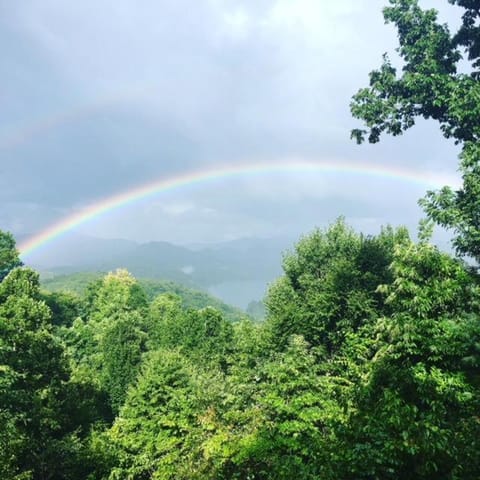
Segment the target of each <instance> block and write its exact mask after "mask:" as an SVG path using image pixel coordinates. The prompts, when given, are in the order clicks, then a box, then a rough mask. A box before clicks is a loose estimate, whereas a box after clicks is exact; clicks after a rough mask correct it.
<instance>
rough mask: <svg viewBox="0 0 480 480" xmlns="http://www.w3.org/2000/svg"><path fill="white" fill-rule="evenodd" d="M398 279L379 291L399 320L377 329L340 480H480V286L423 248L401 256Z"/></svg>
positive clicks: (407, 247)
mask: <svg viewBox="0 0 480 480" xmlns="http://www.w3.org/2000/svg"><path fill="white" fill-rule="evenodd" d="M392 273H393V276H394V278H393V282H392V283H391V284H389V285H386V286H384V287H383V288H382V289H381V290H382V292H383V293H384V294H385V295H386V296H387V300H386V301H387V302H388V303H389V304H390V306H391V307H392V313H391V315H389V316H387V317H384V318H380V319H379V320H378V322H377V324H376V326H375V332H374V333H375V338H376V340H375V344H376V347H375V353H374V355H373V356H372V360H371V361H370V362H369V363H368V364H367V365H366V366H365V369H364V373H363V376H362V378H361V381H360V382H358V386H357V388H356V389H355V390H354V392H355V395H354V398H355V400H354V405H353V408H351V410H350V412H351V414H350V415H351V416H350V418H349V422H348V426H347V427H346V431H347V432H348V433H347V434H346V441H345V445H344V447H343V448H342V450H343V452H344V458H343V460H342V461H340V464H342V469H341V471H340V472H339V474H338V476H339V477H341V478H352V479H371V478H382V479H405V480H407V479H451V480H453V479H455V480H456V479H471V480H473V479H475V478H478V476H479V474H480V462H479V461H478V455H477V450H478V435H479V433H480V424H479V423H478V418H477V413H476V412H478V408H479V406H480V403H479V399H480V396H479V393H480V391H479V383H478V379H479V378H478V370H477V371H475V368H478V367H473V368H472V366H474V365H478V359H479V356H478V355H479V353H480V348H479V345H480V343H479V341H480V324H479V322H478V314H479V308H480V303H479V301H480V290H479V287H478V285H477V279H476V278H475V277H474V276H472V275H471V274H470V273H469V272H468V271H467V270H466V268H465V266H464V265H463V264H462V263H460V262H459V261H456V260H453V259H451V258H450V257H449V256H448V255H446V254H442V253H440V252H438V250H436V249H435V248H434V247H432V246H431V245H429V244H427V243H424V242H423V243H420V244H419V245H415V244H413V243H405V244H403V245H402V246H400V247H399V248H397V249H396V252H395V257H394V260H393V263H392Z"/></svg>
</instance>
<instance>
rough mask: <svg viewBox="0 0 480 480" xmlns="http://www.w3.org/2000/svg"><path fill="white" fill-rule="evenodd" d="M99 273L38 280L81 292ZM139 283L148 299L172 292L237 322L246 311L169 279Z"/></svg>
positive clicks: (190, 303)
mask: <svg viewBox="0 0 480 480" xmlns="http://www.w3.org/2000/svg"><path fill="white" fill-rule="evenodd" d="M103 276H104V274H102V273H98V272H97V273H93V272H80V273H72V274H70V275H59V276H57V277H54V278H51V279H45V280H42V281H41V286H42V288H44V289H46V290H48V291H50V292H57V293H59V294H62V293H63V294H65V293H73V294H74V295H77V296H81V295H83V294H84V293H85V291H86V290H87V289H90V290H91V289H92V288H94V287H93V285H98V284H99V283H101V278H102V277H103ZM138 283H139V284H140V286H141V287H142V290H143V291H144V292H145V295H146V297H147V299H148V300H149V301H151V300H153V299H154V298H155V297H156V296H157V295H160V294H162V293H173V294H175V295H178V297H179V298H180V299H181V301H182V305H183V306H184V307H185V308H193V309H200V308H204V307H214V308H216V309H217V310H219V311H221V312H222V314H224V315H225V318H226V319H227V320H230V321H232V322H236V321H239V320H241V319H242V318H243V317H245V314H244V313H243V312H242V311H241V310H240V309H238V308H235V307H232V306H230V305H227V304H226V303H224V302H222V301H220V300H218V299H217V298H215V297H212V296H211V295H209V294H207V293H205V292H201V291H198V290H193V289H190V288H187V287H185V286H183V285H180V284H178V283H174V282H171V281H169V280H154V279H149V278H139V279H138Z"/></svg>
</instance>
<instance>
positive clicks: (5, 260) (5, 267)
mask: <svg viewBox="0 0 480 480" xmlns="http://www.w3.org/2000/svg"><path fill="white" fill-rule="evenodd" d="M21 265H22V262H21V260H20V258H19V256H18V250H17V248H16V246H15V239H14V238H13V236H12V235H11V234H10V233H8V232H3V231H2V230H0V282H1V281H2V280H3V279H4V278H5V277H6V276H7V275H8V272H10V270H12V269H13V268H15V267H20V266H21Z"/></svg>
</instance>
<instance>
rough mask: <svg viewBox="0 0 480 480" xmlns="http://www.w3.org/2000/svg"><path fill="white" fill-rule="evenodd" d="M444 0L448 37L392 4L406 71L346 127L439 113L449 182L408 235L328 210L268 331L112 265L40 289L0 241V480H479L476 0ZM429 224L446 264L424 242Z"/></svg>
mask: <svg viewBox="0 0 480 480" xmlns="http://www.w3.org/2000/svg"><path fill="white" fill-rule="evenodd" d="M450 3H452V4H457V5H458V6H461V7H463V8H464V15H463V17H462V24H461V27H460V29H459V31H458V32H457V33H456V34H454V35H452V34H450V32H449V30H448V28H447V27H446V26H445V25H442V24H440V23H439V22H438V21H437V16H436V13H435V12H434V11H433V10H428V11H427V10H422V9H421V8H420V7H419V5H418V2H417V1H416V0H390V6H389V7H388V8H386V9H385V11H384V15H385V19H386V21H387V22H391V23H393V24H394V25H395V26H396V27H397V29H398V35H399V41H400V47H399V53H400V56H401V58H402V59H403V61H404V67H403V70H402V72H401V75H399V74H398V72H397V70H396V69H395V68H394V67H393V66H392V64H391V63H390V61H389V60H388V58H387V57H385V59H384V63H383V64H382V66H381V67H380V69H379V70H377V71H374V72H372V73H371V75H370V85H369V87H367V88H365V89H362V90H360V91H359V92H358V94H357V95H356V96H355V97H354V99H353V101H352V113H353V115H354V116H355V117H357V118H359V119H361V120H362V121H364V123H365V125H366V129H365V130H363V129H357V130H354V131H353V136H354V137H355V138H356V139H357V140H358V141H359V142H361V141H363V140H364V139H368V140H369V141H371V142H373V143H375V142H377V141H379V139H380V137H381V134H382V133H390V134H393V135H399V134H401V133H402V132H403V131H404V130H406V129H408V128H410V127H412V126H413V125H414V123H415V118H416V117H417V116H420V117H424V118H430V119H433V120H436V121H438V122H439V124H440V128H441V130H442V132H443V133H444V134H445V136H446V137H452V138H453V139H455V141H456V142H457V143H458V144H459V145H460V147H461V149H462V153H461V156H460V171H461V174H462V180H463V183H462V185H461V187H460V188H459V189H458V190H456V191H454V190H453V189H451V188H449V187H445V188H443V189H442V190H440V191H439V192H433V191H432V192H428V193H427V195H426V197H425V198H424V199H423V200H421V204H422V206H423V207H424V209H425V212H426V215H427V219H426V220H425V221H423V222H421V224H420V227H419V231H418V241H413V240H412V238H411V234H410V233H409V232H408V231H407V230H406V229H405V228H402V227H400V228H393V227H390V226H385V227H384V228H383V229H382V230H381V231H380V232H379V233H378V234H377V235H363V234H361V233H358V232H356V231H355V230H353V229H352V228H350V227H349V226H348V225H347V223H346V222H345V221H344V220H343V219H342V218H340V219H338V220H337V221H336V222H335V223H333V224H332V225H331V226H330V227H328V228H326V229H318V230H315V231H313V232H311V233H309V234H307V235H305V236H304V237H302V238H301V239H300V240H299V241H298V242H297V243H296V245H295V247H294V248H293V249H292V251H291V252H290V253H288V254H286V255H285V256H284V259H283V264H282V267H283V274H282V275H281V276H280V277H279V278H278V279H277V280H276V282H275V283H274V284H273V285H271V287H270V288H269V291H268V293H267V296H266V298H265V305H266V319H265V321H264V322H261V323H258V322H257V323H256V322H253V321H251V320H249V319H248V318H238V319H234V320H235V321H232V319H228V318H227V312H226V311H225V310H222V309H221V306H220V305H219V308H213V307H211V306H207V307H203V306H202V305H199V304H194V303H187V301H186V298H185V296H183V295H182V292H180V291H178V292H177V293H172V292H171V291H167V290H165V291H157V290H155V289H153V287H152V285H150V286H149V284H148V283H144V284H142V283H140V282H139V281H137V280H136V279H135V278H134V277H133V276H132V275H131V274H130V273H129V272H128V271H126V270H117V271H115V272H111V273H108V274H106V275H105V276H103V277H102V278H100V279H93V281H92V282H90V283H88V284H87V285H86V287H85V288H84V289H82V290H81V293H80V294H73V293H66V292H63V293H62V292H58V291H56V292H48V291H44V290H42V289H41V288H40V282H39V275H38V274H37V273H36V272H35V271H34V270H32V269H30V268H28V266H22V264H21V261H20V259H19V255H18V252H17V250H16V247H15V241H14V238H13V237H12V235H10V234H9V233H6V232H0V478H4V479H9V480H10V479H11V480H27V479H32V480H47V479H49V480H57V479H58V480H60V479H69V480H77V479H78V480H80V479H82V480H83V479H90V480H93V479H99V480H102V479H103V480H123V479H132V480H150V479H151V480H153V479H162V480H164V479H165V480H168V479H172V480H173V479H175V480H193V479H196V480H214V479H219V480H222V479H223V480H230V479H239V480H240V479H241V480H247V479H248V480H253V479H255V480H276V479H280V480H282V479H284V480H289V479H292V478H295V479H299V480H314V479H315V480H317V479H322V480H323V479H325V480H338V479H341V480H354V479H355V480H357V479H364V480H384V479H386V480H389V479H390V480H398V479H404V480H411V479H412V480H413V479H424V480H427V479H429V480H432V479H438V480H445V479H447V480H460V479H462V480H476V479H478V478H480V456H479V454H478V450H479V447H480V441H479V439H480V418H479V412H480V276H479V272H478V262H479V260H480V206H479V198H480V197H479V195H480V169H479V155H480V146H479V135H480V121H479V119H480V115H479V112H480V100H479V99H480V95H479V93H480V87H479V83H478V79H479V72H478V67H479V64H480V60H479V59H480V40H479V27H478V17H479V16H480V2H479V1H476V0H473V1H466V0H451V2H450ZM462 49H463V50H464V51H466V57H467V58H466V59H465V60H464V63H466V64H468V65H470V66H471V71H469V72H468V73H458V72H457V67H458V65H459V62H460V60H461V50H462ZM463 50H462V51H463ZM462 68H464V67H462ZM434 223H437V224H439V225H442V226H444V227H446V228H448V229H451V230H452V231H453V235H454V246H455V248H456V253H457V256H453V255H450V254H447V253H443V252H441V251H439V249H438V248H436V247H435V246H434V245H433V244H432V243H431V234H432V228H433V225H434ZM465 259H466V260H468V261H466V260H465Z"/></svg>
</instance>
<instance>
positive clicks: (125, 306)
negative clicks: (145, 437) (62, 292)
mask: <svg viewBox="0 0 480 480" xmlns="http://www.w3.org/2000/svg"><path fill="white" fill-rule="evenodd" d="M146 310H147V301H146V297H145V294H144V292H143V290H142V288H141V287H140V285H139V284H138V282H137V281H136V279H135V278H134V277H133V276H132V275H130V273H128V272H127V271H126V270H117V271H116V272H114V273H109V274H107V275H106V276H105V277H104V278H103V279H102V280H100V281H95V282H93V283H92V284H91V286H90V287H89V288H88V289H87V293H86V298H85V299H84V308H83V312H82V311H81V313H82V314H83V315H84V316H85V317H84V318H77V319H75V320H74V322H73V324H72V326H71V328H68V329H64V330H62V332H61V333H62V337H63V338H64V339H65V341H66V343H67V345H68V346H69V352H70V353H71V356H72V358H73V359H74V363H75V373H76V375H77V376H78V377H79V378H82V379H84V380H86V381H90V382H92V383H95V384H97V386H98V387H99V388H100V389H103V390H104V392H105V393H107V395H108V397H109V399H110V405H111V407H112V409H113V412H114V413H117V412H118V410H119V408H120V406H121V405H122V403H123V400H124V399H125V396H126V392H127V389H128V386H129V385H130V384H131V382H132V381H133V380H134V379H135V378H136V375H137V373H138V370H139V368H140V363H141V360H142V353H143V352H144V351H146V330H147V323H148V322H147V321H146V320H145V315H146ZM107 419H108V417H107V418H106V420H107Z"/></svg>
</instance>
